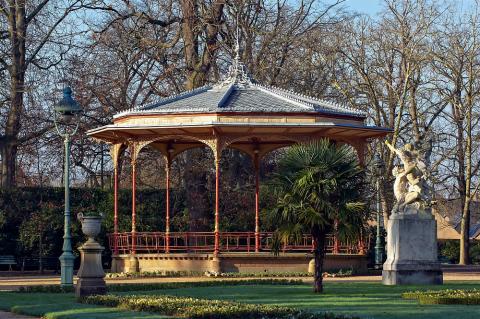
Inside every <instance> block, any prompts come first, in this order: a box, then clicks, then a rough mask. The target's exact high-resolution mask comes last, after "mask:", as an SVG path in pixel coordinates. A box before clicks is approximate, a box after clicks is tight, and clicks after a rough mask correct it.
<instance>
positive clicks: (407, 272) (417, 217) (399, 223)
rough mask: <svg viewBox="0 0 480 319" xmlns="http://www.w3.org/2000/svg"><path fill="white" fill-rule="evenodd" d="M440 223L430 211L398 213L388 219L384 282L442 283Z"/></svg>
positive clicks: (404, 283) (392, 283) (398, 283)
mask: <svg viewBox="0 0 480 319" xmlns="http://www.w3.org/2000/svg"><path fill="white" fill-rule="evenodd" d="M436 227H437V224H436V222H435V219H434V218H433V216H431V214H410V215H409V214H402V215H399V214H395V215H392V216H391V217H390V218H389V220H388V231H387V234H388V235H387V260H386V261H385V263H384V264H383V272H382V282H383V284H384V285H412V284H415V285H441V284H442V283H443V273H442V270H441V268H440V263H439V262H438V255H437V228H436Z"/></svg>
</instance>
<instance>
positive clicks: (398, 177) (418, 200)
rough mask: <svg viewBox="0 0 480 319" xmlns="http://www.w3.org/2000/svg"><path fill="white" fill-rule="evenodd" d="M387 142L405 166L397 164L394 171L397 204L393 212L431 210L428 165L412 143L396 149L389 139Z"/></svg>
mask: <svg viewBox="0 0 480 319" xmlns="http://www.w3.org/2000/svg"><path fill="white" fill-rule="evenodd" d="M385 144H386V145H387V146H388V148H390V150H392V152H395V153H396V154H397V155H398V157H400V160H401V161H402V164H403V167H398V166H396V167H395V168H394V169H393V171H392V173H393V176H395V183H394V186H393V190H394V194H395V199H396V200H397V203H396V204H395V206H394V208H393V211H392V213H394V214H395V213H398V214H402V213H403V214H412V213H419V212H426V211H430V206H431V199H430V189H429V187H428V184H427V181H426V178H427V174H426V165H425V163H424V162H423V160H422V158H421V156H419V153H418V151H416V150H415V149H414V147H413V145H412V144H405V145H404V146H403V148H401V149H396V148H395V147H393V146H392V145H391V144H390V143H389V142H388V141H386V142H385Z"/></svg>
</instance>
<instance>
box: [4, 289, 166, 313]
mask: <svg viewBox="0 0 480 319" xmlns="http://www.w3.org/2000/svg"><path fill="white" fill-rule="evenodd" d="M0 309H2V310H6V311H11V312H14V313H18V314H23V315H29V316H36V317H42V318H47V319H67V318H68V319H96V318H98V319H116V318H141V319H162V318H168V317H166V316H162V315H159V314H152V313H147V312H136V311H126V310H121V309H117V308H110V307H101V306H95V305H85V304H80V303H77V302H76V301H75V297H74V295H73V294H46V293H42V294H36V293H28V294H22V293H12V292H4V293H0Z"/></svg>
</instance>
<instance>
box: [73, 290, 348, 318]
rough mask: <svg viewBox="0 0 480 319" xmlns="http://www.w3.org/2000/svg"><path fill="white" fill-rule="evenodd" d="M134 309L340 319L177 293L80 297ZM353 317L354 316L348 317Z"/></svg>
mask: <svg viewBox="0 0 480 319" xmlns="http://www.w3.org/2000/svg"><path fill="white" fill-rule="evenodd" d="M80 301H81V302H83V303H86V304H95V305H102V306H109V307H118V308H121V309H127V310H134V311H147V312H156V313H160V314H163V315H167V316H174V317H177V318H190V319H227V318H228V319H257V318H263V319H274V318H275V319H277V318H278V319H283V318H285V319H286V318H289V319H339V318H347V317H345V316H338V315H334V314H332V313H311V312H305V311H301V310H297V309H294V308H289V307H281V306H275V305H262V304H244V303H239V302H231V301H222V300H207V299H196V298H191V297H177V296H168V295H165V296H135V295H133V296H115V295H106V296H89V297H86V298H83V299H81V300H80ZM348 318H352V317H348Z"/></svg>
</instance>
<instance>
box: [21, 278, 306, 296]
mask: <svg viewBox="0 0 480 319" xmlns="http://www.w3.org/2000/svg"><path fill="white" fill-rule="evenodd" d="M301 284H303V282H302V281H301V280H300V279H297V280H294V279H249V280H211V281H196V282H161V283H145V284H142V283H128V284H113V285H107V290H108V291H138V290H157V289H177V288H192V287H212V286H238V285H301ZM73 291H74V288H73V287H70V288H64V287H61V286H59V285H45V286H25V287H20V289H19V290H18V292H46V293H64V292H73Z"/></svg>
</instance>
